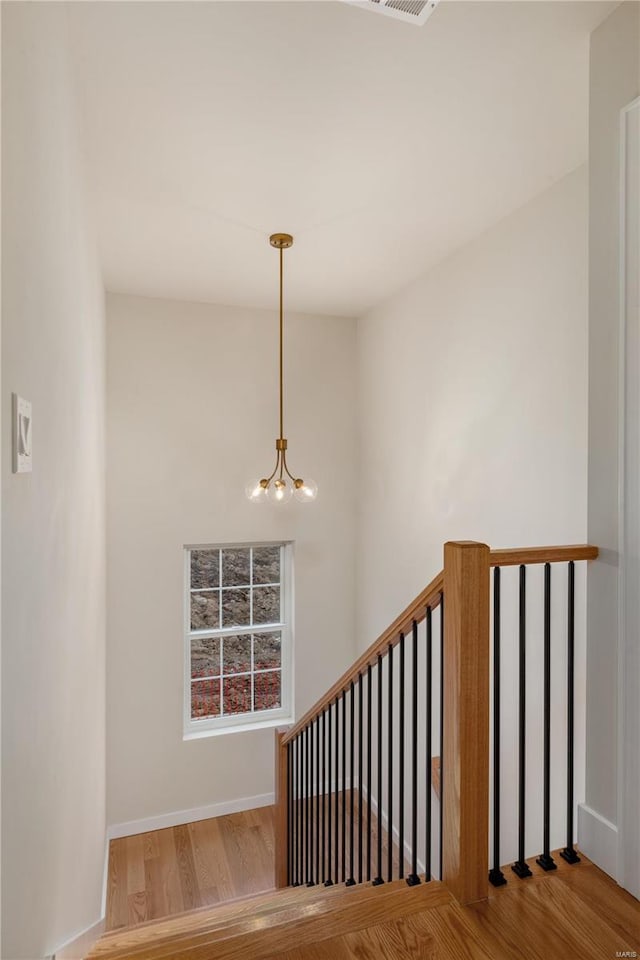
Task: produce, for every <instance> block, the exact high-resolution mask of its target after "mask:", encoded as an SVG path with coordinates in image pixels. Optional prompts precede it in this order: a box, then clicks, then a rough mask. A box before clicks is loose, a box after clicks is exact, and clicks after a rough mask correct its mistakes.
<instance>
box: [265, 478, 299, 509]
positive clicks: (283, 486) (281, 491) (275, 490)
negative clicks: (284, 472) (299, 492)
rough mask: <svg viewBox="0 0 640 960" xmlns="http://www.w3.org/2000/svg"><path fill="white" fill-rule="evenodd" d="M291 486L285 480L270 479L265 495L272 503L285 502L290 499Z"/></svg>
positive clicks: (291, 493)
mask: <svg viewBox="0 0 640 960" xmlns="http://www.w3.org/2000/svg"><path fill="white" fill-rule="evenodd" d="M292 495H293V488H292V486H291V484H290V483H287V481H286V480H281V479H280V478H278V479H277V480H272V481H271V483H270V484H269V486H268V487H267V496H268V497H269V500H271V502H272V503H287V502H288V501H289V500H291V497H292Z"/></svg>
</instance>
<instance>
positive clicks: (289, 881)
mask: <svg viewBox="0 0 640 960" xmlns="http://www.w3.org/2000/svg"><path fill="white" fill-rule="evenodd" d="M291 757H292V748H291V742H289V743H288V744H287V886H288V887H290V886H291V885H292V881H293V876H292V874H293V869H292V865H291V857H292V851H293V827H292V822H291V792H292V789H293V775H292V771H291Z"/></svg>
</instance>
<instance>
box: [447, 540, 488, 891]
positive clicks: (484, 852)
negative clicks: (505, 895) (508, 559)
mask: <svg viewBox="0 0 640 960" xmlns="http://www.w3.org/2000/svg"><path fill="white" fill-rule="evenodd" d="M444 599H445V613H444V657H443V660H444V662H443V670H444V729H443V758H442V802H443V840H442V850H443V880H444V882H445V883H446V885H447V886H448V887H449V889H450V890H451V892H452V893H453V895H454V896H455V897H456V898H457V900H458V901H459V902H460V903H463V904H464V903H473V902H474V901H475V900H482V899H485V898H486V897H487V882H488V870H489V864H488V858H489V547H488V546H487V545H486V544H484V543H472V542H459V543H458V542H455V543H445V545H444Z"/></svg>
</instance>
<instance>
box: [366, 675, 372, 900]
mask: <svg viewBox="0 0 640 960" xmlns="http://www.w3.org/2000/svg"><path fill="white" fill-rule="evenodd" d="M372 695H373V691H372V689H371V664H370V663H369V664H368V665H367V880H368V881H369V880H371V740H372V738H373V730H372V727H371V722H372V721H371V697H372Z"/></svg>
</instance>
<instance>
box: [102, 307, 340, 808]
mask: <svg viewBox="0 0 640 960" xmlns="http://www.w3.org/2000/svg"><path fill="white" fill-rule="evenodd" d="M107 304H108V305H107V312H108V375H107V379H108V390H107V395H108V404H107V406H108V481H107V486H108V557H109V565H108V605H109V639H108V683H107V686H108V695H107V696H108V711H107V714H108V718H109V719H108V723H109V727H108V785H109V786H108V820H109V823H110V824H111V825H114V824H122V823H127V822H129V821H132V820H137V819H141V818H149V817H154V816H159V815H164V814H169V813H172V812H175V811H182V810H189V809H192V808H196V807H202V806H207V805H211V804H217V803H225V802H227V801H235V800H238V799H241V798H251V797H256V796H261V795H264V794H268V793H270V792H271V791H272V790H273V772H274V765H273V738H274V733H273V730H264V731H257V732H242V733H240V732H238V733H233V734H229V735H224V736H218V737H213V738H204V739H197V740H189V741H183V739H182V695H183V679H182V671H183V652H182V651H183V642H184V641H183V576H184V573H183V555H182V548H183V545H184V544H187V543H208V542H213V543H215V542H230V541H251V540H275V539H281V538H282V539H291V540H294V541H295V608H296V609H295V695H296V713H297V715H298V716H300V715H301V713H302V712H303V711H304V710H305V709H306V708H307V707H308V706H310V705H311V703H312V702H313V701H314V700H315V699H316V698H317V697H318V696H320V695H321V694H322V693H323V692H324V690H325V689H326V688H327V687H328V686H329V685H330V684H331V683H332V682H333V680H335V678H336V676H337V675H338V673H339V672H340V671H342V670H343V669H344V668H345V667H346V666H347V665H348V664H349V663H350V662H351V661H352V660H353V658H354V655H355V640H354V590H355V585H354V538H355V534H354V526H355V524H354V508H353V499H354V481H355V375H354V365H355V323H354V321H353V320H348V319H341V318H327V317H311V316H287V318H286V321H285V364H286V394H285V434H286V435H287V436H288V439H289V453H290V464H291V467H292V469H295V470H298V471H303V472H306V473H308V474H309V475H310V476H313V477H314V478H315V479H316V480H317V482H318V484H319V487H320V493H319V495H318V500H317V501H316V503H315V504H314V505H313V506H311V507H309V506H305V505H302V504H298V503H296V502H293V503H291V504H288V505H287V506H286V507H285V508H284V510H279V509H278V508H277V507H275V506H273V505H271V504H268V505H264V506H256V505H252V504H250V503H249V502H248V501H247V500H246V498H245V496H244V485H245V482H246V481H247V480H248V479H250V478H251V477H252V476H253V477H255V476H256V475H258V474H261V473H262V472H263V471H267V470H268V469H269V470H270V469H271V468H270V466H269V465H270V464H271V463H272V460H273V459H274V457H275V446H274V444H275V437H276V433H277V422H278V421H277V416H278V408H277V319H276V315H275V314H274V313H271V312H268V311H259V310H244V309H241V308H237V307H222V306H213V305H201V304H193V303H178V302H170V301H160V300H150V299H143V298H136V297H128V296H118V295H109V297H108V301H107Z"/></svg>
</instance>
